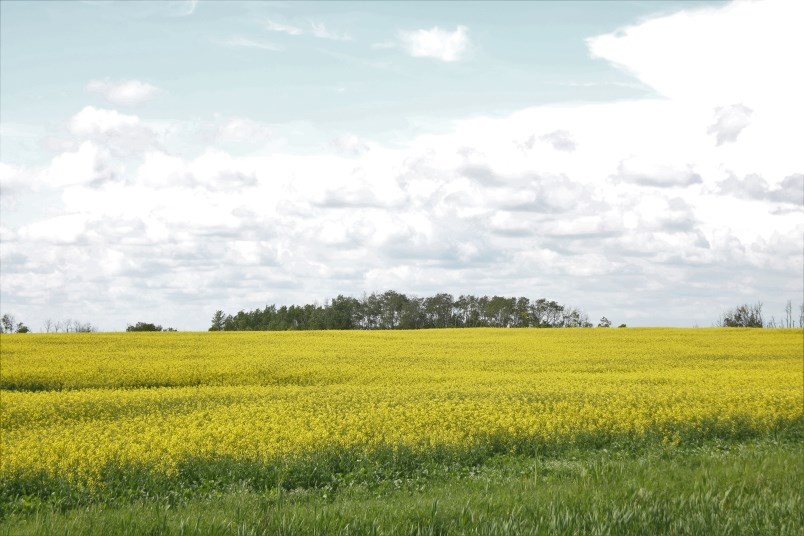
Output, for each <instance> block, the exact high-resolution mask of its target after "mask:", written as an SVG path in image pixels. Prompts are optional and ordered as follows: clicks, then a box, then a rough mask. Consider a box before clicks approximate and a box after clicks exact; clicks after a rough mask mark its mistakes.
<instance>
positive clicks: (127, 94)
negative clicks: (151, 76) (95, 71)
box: [86, 80, 161, 106]
mask: <svg viewBox="0 0 804 536" xmlns="http://www.w3.org/2000/svg"><path fill="white" fill-rule="evenodd" d="M86 89H87V91H89V92H90V93H98V94H100V95H103V97H104V98H105V99H106V100H107V101H109V102H111V103H113V104H120V105H126V106H133V105H136V104H141V103H143V102H146V101H149V100H151V99H153V98H154V97H156V96H157V95H158V94H159V93H160V91H161V90H160V89H159V88H158V87H156V86H154V85H151V84H149V83H147V82H142V81H140V80H128V81H126V82H119V83H115V82H110V81H109V80H91V81H90V82H89V83H88V84H87V87H86Z"/></svg>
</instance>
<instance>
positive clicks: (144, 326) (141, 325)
mask: <svg viewBox="0 0 804 536" xmlns="http://www.w3.org/2000/svg"><path fill="white" fill-rule="evenodd" d="M126 331H162V326H158V325H156V324H148V323H146V322H137V323H136V324H134V325H133V326H132V325H129V326H128V327H126Z"/></svg>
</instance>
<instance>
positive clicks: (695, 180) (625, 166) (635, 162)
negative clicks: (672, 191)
mask: <svg viewBox="0 0 804 536" xmlns="http://www.w3.org/2000/svg"><path fill="white" fill-rule="evenodd" d="M616 179H617V180H620V181H624V182H632V183H636V184H640V185H642V186H656V187H658V188H672V187H677V186H679V187H684V186H691V185H693V184H700V183H702V182H703V180H702V179H701V176H700V175H699V174H698V173H695V171H694V170H693V168H692V166H691V165H689V164H687V165H684V164H679V163H664V162H661V161H659V162H657V161H655V160H653V159H643V158H635V157H631V158H628V159H626V160H623V161H622V162H620V165H619V166H618V168H617V175H616Z"/></svg>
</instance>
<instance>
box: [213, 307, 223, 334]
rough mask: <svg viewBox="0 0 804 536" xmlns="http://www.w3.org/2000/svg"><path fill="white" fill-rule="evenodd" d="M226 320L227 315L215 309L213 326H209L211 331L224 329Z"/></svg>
mask: <svg viewBox="0 0 804 536" xmlns="http://www.w3.org/2000/svg"><path fill="white" fill-rule="evenodd" d="M225 320H226V315H224V314H223V311H220V310H218V311H215V314H214V315H212V326H211V327H210V328H209V331H223V325H224V321H225Z"/></svg>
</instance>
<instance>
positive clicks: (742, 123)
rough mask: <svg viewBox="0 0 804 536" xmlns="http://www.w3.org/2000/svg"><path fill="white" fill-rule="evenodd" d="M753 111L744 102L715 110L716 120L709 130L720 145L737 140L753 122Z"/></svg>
mask: <svg viewBox="0 0 804 536" xmlns="http://www.w3.org/2000/svg"><path fill="white" fill-rule="evenodd" d="M752 113H753V111H752V110H751V109H750V108H748V107H746V106H743V105H742V104H733V105H731V106H728V107H725V108H717V109H716V110H715V122H714V123H713V124H712V125H711V126H710V127H709V130H707V133H708V134H714V135H715V139H716V140H717V144H718V145H723V144H724V143H726V142H735V141H737V136H739V135H740V132H742V131H743V129H744V128H745V127H747V126H748V125H749V123H750V122H751V114H752Z"/></svg>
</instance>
